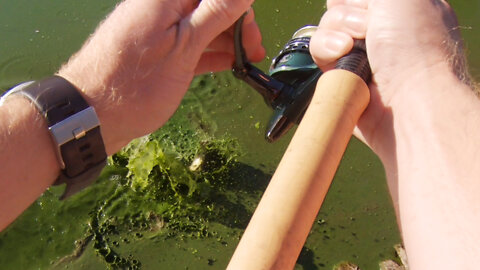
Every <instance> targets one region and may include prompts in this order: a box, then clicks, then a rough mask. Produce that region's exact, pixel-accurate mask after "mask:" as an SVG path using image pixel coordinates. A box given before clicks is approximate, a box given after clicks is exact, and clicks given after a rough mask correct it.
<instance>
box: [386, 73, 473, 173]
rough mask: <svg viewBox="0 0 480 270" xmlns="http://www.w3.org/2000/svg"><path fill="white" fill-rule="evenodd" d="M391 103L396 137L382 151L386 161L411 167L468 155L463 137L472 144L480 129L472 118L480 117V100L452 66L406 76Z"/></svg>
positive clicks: (392, 133)
mask: <svg viewBox="0 0 480 270" xmlns="http://www.w3.org/2000/svg"><path fill="white" fill-rule="evenodd" d="M390 105H391V107H390V108H391V118H390V120H389V121H391V123H389V125H387V126H389V127H390V128H391V131H390V132H391V136H392V137H393V138H394V139H393V140H394V141H393V142H390V144H389V147H387V148H386V149H383V151H381V153H380V154H379V156H380V158H381V159H382V160H383V161H384V162H385V163H387V164H395V166H409V167H410V168H412V167H415V166H417V165H415V164H425V163H426V161H425V160H430V161H432V162H434V161H435V160H437V161H440V160H442V159H443V160H449V159H452V158H453V159H456V158H458V157H459V156H463V155H462V153H459V151H463V150H462V149H464V147H459V146H458V144H459V140H460V141H461V142H460V144H465V147H466V148H469V147H468V144H469V142H471V141H472V138H475V136H474V135H473V134H475V133H477V129H476V128H475V126H476V125H472V123H474V121H476V119H478V118H480V113H479V111H478V106H479V101H478V99H477V97H476V96H475V94H474V92H473V91H472V89H471V88H470V87H469V86H467V85H466V84H465V83H464V82H462V81H461V80H460V79H458V77H457V75H456V74H454V73H453V72H452V71H451V68H450V67H449V66H448V65H438V66H435V67H432V68H430V69H426V70H425V71H424V72H420V73H417V74H415V75H413V76H411V77H410V78H409V79H408V80H405V81H404V82H403V83H402V84H400V85H399V86H398V89H397V93H396V96H395V97H394V98H392V100H391V103H390ZM393 149H395V150H394V151H393ZM428 162H429V161H427V163H428ZM452 164H453V163H452ZM437 165H440V164H437ZM391 166H393V165H391ZM442 166H443V165H442Z"/></svg>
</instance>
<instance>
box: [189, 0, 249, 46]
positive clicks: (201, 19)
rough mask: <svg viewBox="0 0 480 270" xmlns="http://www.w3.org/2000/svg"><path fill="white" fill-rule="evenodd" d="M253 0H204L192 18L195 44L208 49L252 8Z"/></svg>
mask: <svg viewBox="0 0 480 270" xmlns="http://www.w3.org/2000/svg"><path fill="white" fill-rule="evenodd" d="M252 3H253V0H203V1H202V2H200V4H199V6H198V8H197V9H195V10H194V11H193V13H192V15H191V16H190V19H189V24H190V26H191V28H192V35H194V37H193V40H192V41H193V42H196V43H197V44H198V45H199V46H203V47H206V46H207V45H208V44H209V43H210V42H211V41H212V40H213V39H214V38H215V37H216V36H218V35H220V34H221V33H222V32H223V31H225V30H226V29H228V28H229V27H230V26H231V25H232V24H233V23H235V21H236V20H237V19H238V18H240V16H241V15H242V14H243V13H244V12H245V11H246V10H248V9H249V8H250V6H251V4H252Z"/></svg>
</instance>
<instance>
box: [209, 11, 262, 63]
mask: <svg viewBox="0 0 480 270" xmlns="http://www.w3.org/2000/svg"><path fill="white" fill-rule="evenodd" d="M242 40H243V47H244V49H245V52H246V54H247V58H248V59H249V60H250V61H253V62H257V61H260V60H262V59H263V57H264V55H265V49H264V48H263V46H262V35H261V34H260V29H259V28H258V25H257V23H256V22H255V21H254V20H251V21H250V23H248V24H244V25H243V31H242ZM207 51H216V52H226V53H230V54H234V51H235V50H234V37H233V34H231V33H230V31H225V32H223V33H222V34H220V35H219V36H217V37H216V38H215V39H214V40H213V41H212V42H211V43H210V44H209V45H208V47H207Z"/></svg>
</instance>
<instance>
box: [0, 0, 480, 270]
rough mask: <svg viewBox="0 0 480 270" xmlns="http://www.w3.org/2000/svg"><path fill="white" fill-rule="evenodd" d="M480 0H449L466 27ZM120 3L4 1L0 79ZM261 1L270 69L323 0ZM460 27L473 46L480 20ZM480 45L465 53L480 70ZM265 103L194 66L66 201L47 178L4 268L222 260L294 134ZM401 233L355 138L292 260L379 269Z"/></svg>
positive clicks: (17, 76) (37, 60)
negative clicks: (174, 102)
mask: <svg viewBox="0 0 480 270" xmlns="http://www.w3.org/2000/svg"><path fill="white" fill-rule="evenodd" d="M479 3H480V1H474V2H471V3H469V6H467V5H466V4H464V3H463V2H460V1H455V2H454V3H453V5H454V7H455V8H457V10H459V17H460V22H461V23H462V25H465V26H473V25H475V24H476V23H478V21H479V19H478V18H479V17H480V16H478V11H479V10H480V9H479V8H478V6H479ZM115 4H116V1H93V0H88V1H73V0H62V1H60V0H54V1H46V0H29V1H27V0H19V1H5V0H0V33H1V35H2V39H1V40H0V51H1V52H2V53H1V54H0V89H3V90H5V89H7V88H8V87H10V86H12V85H13V84H15V83H17V82H20V81H25V80H28V79H36V78H40V77H43V76H47V75H49V74H51V73H52V72H54V71H55V70H56V69H57V68H58V67H59V65H60V64H61V63H62V62H64V61H65V60H66V59H67V58H68V57H69V55H70V54H71V53H73V52H74V51H76V50H77V49H78V48H79V47H80V45H81V43H82V42H83V40H85V38H86V37H87V36H88V34H89V33H91V32H92V31H93V30H94V28H95V26H96V25H97V24H98V22H100V21H101V20H102V19H103V18H104V16H105V15H106V14H107V13H108V12H109V11H110V10H111V9H112V8H113V7H114V5H115ZM472 5H476V6H477V8H476V9H474V8H471V6H472ZM254 7H255V10H256V14H257V18H258V22H259V24H260V27H261V29H262V33H263V38H264V44H265V47H266V48H267V51H268V57H267V59H266V61H265V62H263V63H261V64H260V65H259V66H260V67H261V68H262V69H266V68H267V67H268V62H269V61H270V60H271V59H272V58H273V57H274V56H275V54H276V53H277V52H278V50H279V49H280V48H281V46H283V44H284V43H285V42H286V41H287V40H288V38H289V37H290V35H291V33H293V32H294V31H295V30H296V29H297V28H299V27H301V26H303V25H306V24H315V23H317V22H318V20H319V17H320V14H321V13H322V12H323V10H324V2H323V1H257V2H256V3H255V6H254ZM27 18H28V19H27ZM464 33H465V35H466V37H467V47H469V48H476V47H478V42H479V41H478V38H477V37H476V36H479V35H478V31H477V30H475V28H474V29H471V28H470V27H464ZM475 34H477V35H475ZM478 57H479V55H478V54H472V55H470V56H469V59H470V63H471V66H472V70H473V71H474V72H476V71H478V70H479V67H480V64H479V61H478V60H479V59H478ZM270 114H271V111H270V110H269V109H268V108H267V106H266V105H265V104H264V103H263V100H262V98H261V97H260V96H259V95H258V94H256V93H255V92H254V91H253V90H251V89H249V88H248V87H247V86H245V85H244V84H243V83H241V82H238V81H237V80H235V79H234V78H233V76H232V75H231V74H230V73H229V72H224V73H219V74H208V75H204V76H200V77H198V78H196V79H195V80H194V81H193V82H192V85H191V88H190V90H189V92H188V93H187V96H186V97H185V99H184V101H183V102H182V105H181V107H180V108H179V110H178V111H177V113H176V114H175V115H174V117H173V118H172V119H171V120H170V121H169V122H168V123H167V125H166V126H165V127H163V128H162V129H160V130H159V131H157V132H155V133H154V134H152V135H150V136H147V137H144V138H141V139H138V140H136V141H135V142H134V143H133V144H131V145H130V146H129V147H127V148H126V149H125V150H124V151H122V152H121V153H119V154H117V155H115V156H113V157H112V158H111V159H110V166H109V167H108V168H107V169H106V170H105V171H104V172H103V174H102V177H101V178H100V179H99V180H98V181H97V183H96V184H95V185H93V186H92V187H90V188H89V189H87V190H85V191H83V192H82V193H80V194H78V195H77V196H75V197H74V198H72V199H71V200H68V201H66V202H60V201H58V199H57V197H58V195H59V194H60V193H61V188H52V189H50V190H48V191H47V192H46V193H45V194H44V195H43V196H42V197H41V198H39V199H38V200H37V202H35V203H34V204H33V205H32V206H31V207H30V208H29V209H28V210H27V211H26V212H25V213H24V214H23V215H22V216H21V217H20V218H19V219H18V220H17V221H16V222H15V223H13V224H12V225H11V226H10V227H8V228H7V229H6V230H5V231H3V232H1V233H0V265H1V268H2V269H64V268H69V269H104V268H108V267H110V268H130V269H136V268H141V269H224V268H225V266H226V265H227V263H228V260H229V258H230V256H231V255H232V253H233V251H234V249H235V246H236V244H237V243H238V241H239V238H240V237H241V234H242V232H243V229H244V228H245V227H246V225H247V224H248V220H249V218H250V216H251V214H252V213H253V211H254V209H255V206H256V204H257V203H258V200H259V199H260V197H261V194H262V192H263V190H264V189H265V187H266V186H267V184H268V181H269V179H270V177H271V175H272V174H273V172H274V170H275V167H276V165H277V164H278V162H279V160H280V158H281V156H282V153H283V151H284V150H285V148H286V145H287V144H288V141H289V139H290V137H291V135H292V132H291V133H290V134H289V136H287V137H286V138H283V139H282V140H281V141H279V142H277V143H275V144H268V143H266V142H265V141H264V139H263V132H264V129H265V126H266V123H267V122H268V119H269V116H270ZM306 158H308V157H306ZM285 196H288V194H285ZM400 241H401V240H400V237H399V234H398V230H397V228H396V223H395V218H394V214H393V210H392V207H391V202H390V199H389V197H388V192H387V187H386V184H385V179H384V173H383V168H382V166H381V164H380V163H379V161H378V159H377V158H376V157H375V155H374V154H373V153H371V152H370V151H369V150H368V149H367V148H366V147H365V146H363V145H362V144H361V143H359V142H358V141H357V140H355V139H353V140H352V141H351V143H350V145H349V147H348V150H347V154H346V155H345V157H344V159H343V161H342V164H341V166H340V168H339V170H338V172H337V175H336V178H335V179H334V182H333V185H332V187H331V189H330V192H329V194H328V196H327V198H326V201H325V203H324V206H323V208H322V209H321V211H320V213H319V215H318V217H317V220H316V223H315V225H314V227H313V229H312V233H311V234H310V236H309V238H308V240H307V244H306V246H305V248H304V249H303V251H302V253H301V256H300V258H299V260H298V263H297V266H296V269H332V267H333V265H335V264H336V263H339V262H341V261H351V262H354V263H356V264H358V265H359V266H360V267H361V268H362V269H378V262H379V261H381V260H385V259H394V258H395V255H394V249H393V245H394V244H397V243H399V242H400Z"/></svg>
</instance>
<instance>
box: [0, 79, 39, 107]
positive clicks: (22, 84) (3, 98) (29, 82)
mask: <svg viewBox="0 0 480 270" xmlns="http://www.w3.org/2000/svg"><path fill="white" fill-rule="evenodd" d="M32 83H34V81H28V82H24V83H21V84H19V85H17V86H14V87H13V88H12V89H10V90H8V91H7V92H5V94H4V95H3V96H2V97H1V98H0V106H2V105H3V103H4V102H5V100H6V99H7V97H8V96H10V95H11V94H14V93H15V92H17V91H19V90H20V89H23V88H24V87H27V86H29V85H30V84H32Z"/></svg>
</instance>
